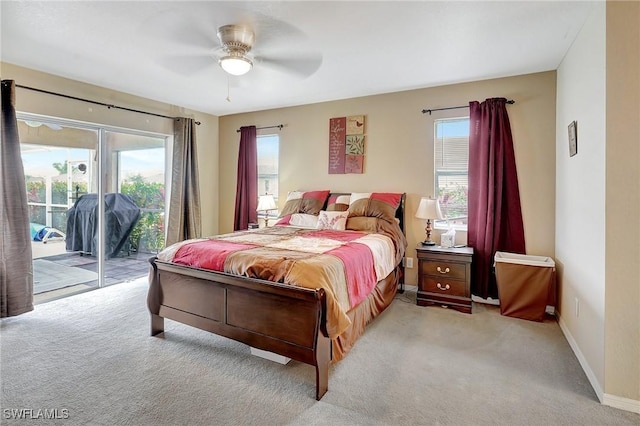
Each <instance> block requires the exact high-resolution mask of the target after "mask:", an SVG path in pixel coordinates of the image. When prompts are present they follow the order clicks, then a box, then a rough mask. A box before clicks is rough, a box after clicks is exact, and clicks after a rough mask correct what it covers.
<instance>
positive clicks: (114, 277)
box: [32, 242, 153, 303]
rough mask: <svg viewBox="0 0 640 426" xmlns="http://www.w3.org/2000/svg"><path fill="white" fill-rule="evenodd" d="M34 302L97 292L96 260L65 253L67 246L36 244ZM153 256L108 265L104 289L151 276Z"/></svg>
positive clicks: (134, 256) (125, 258)
mask: <svg viewBox="0 0 640 426" xmlns="http://www.w3.org/2000/svg"><path fill="white" fill-rule="evenodd" d="M34 245H35V247H33V246H32V247H33V255H34V256H33V257H34V259H33V293H34V302H35V303H42V302H46V301H50V300H55V299H59V298H61V297H66V296H69V295H71V294H76V293H78V292H84V291H88V290H92V289H95V288H98V259H97V257H94V256H90V255H86V254H82V253H79V252H66V251H65V246H64V242H62V243H60V242H49V243H47V244H42V243H34ZM152 256H153V254H151V253H139V254H138V253H131V254H130V255H126V254H124V255H123V256H119V257H113V258H110V259H107V260H106V261H105V268H104V275H105V280H104V285H105V286H108V285H113V284H118V283H122V282H127V281H132V280H134V279H136V278H140V277H143V276H146V275H147V274H148V273H149V258H150V257H152Z"/></svg>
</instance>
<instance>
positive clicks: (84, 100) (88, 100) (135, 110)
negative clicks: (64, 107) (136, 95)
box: [16, 84, 200, 126]
mask: <svg viewBox="0 0 640 426" xmlns="http://www.w3.org/2000/svg"><path fill="white" fill-rule="evenodd" d="M16 87H19V88H21V89H27V90H33V91H34V92H40V93H46V94H47V95H53V96H60V97H61V98H67V99H73V100H76V101H80V102H87V103H90V104H95V105H102V106H106V107H107V108H114V109H121V110H124V111H130V112H137V113H139V114H147V115H153V116H155V117H161V118H168V119H170V120H177V119H178V118H179V117H169V116H168V115H162V114H156V113H154V112H147V111H140V110H138V109H133V108H126V107H121V106H118V105H113V104H107V103H104V102H98V101H92V100H91V99H84V98H78V97H76V96H71V95H65V94H63V93H56V92H50V91H48V90H43V89H36V88H35V87H29V86H23V85H21V84H16ZM195 123H196V124H197V125H198V126H199V125H200V122H199V121H196V122H195Z"/></svg>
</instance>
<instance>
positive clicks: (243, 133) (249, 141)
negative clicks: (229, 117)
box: [233, 126, 258, 231]
mask: <svg viewBox="0 0 640 426" xmlns="http://www.w3.org/2000/svg"><path fill="white" fill-rule="evenodd" d="M257 207H258V147H257V144H256V126H247V127H241V128H240V152H239V153H238V181H237V187H236V212H235V216H234V220H233V230H234V231H238V230H241V229H247V228H248V227H249V223H255V222H257V221H258V212H257V211H256V208H257Z"/></svg>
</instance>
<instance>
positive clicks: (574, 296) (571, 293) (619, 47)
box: [556, 1, 640, 413]
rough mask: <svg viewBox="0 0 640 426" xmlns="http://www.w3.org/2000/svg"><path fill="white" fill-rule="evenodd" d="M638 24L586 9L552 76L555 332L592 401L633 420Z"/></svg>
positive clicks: (638, 257) (637, 9)
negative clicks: (574, 128)
mask: <svg viewBox="0 0 640 426" xmlns="http://www.w3.org/2000/svg"><path fill="white" fill-rule="evenodd" d="M639 22H640V3H638V2H618V1H607V2H606V3H604V2H597V3H594V8H593V10H592V14H591V16H590V17H589V19H588V20H587V22H586V23H585V25H584V27H583V28H582V30H581V32H580V34H579V35H578V38H577V39H576V40H575V42H574V43H573V45H572V46H571V49H570V50H569V52H568V53H567V55H566V56H565V58H564V60H563V62H562V64H561V65H560V67H559V68H558V84H557V90H558V101H557V141H556V144H557V146H556V151H557V155H556V157H557V169H556V260H557V262H556V263H557V265H558V271H559V274H558V278H559V287H560V293H561V298H560V309H559V311H560V326H561V327H562V330H563V332H564V333H565V336H566V337H567V340H568V341H569V344H570V345H571V347H572V348H573V350H574V352H575V353H576V356H577V357H578V359H579V360H580V363H581V364H582V367H583V369H584V370H585V372H586V374H587V376H588V378H589V380H590V381H591V384H592V386H593V388H594V390H595V391H596V394H597V395H598V398H599V399H600V400H601V401H602V402H603V403H604V404H606V405H611V406H614V407H618V408H622V409H625V410H629V411H634V412H639V413H640V285H639V282H640V278H639V277H640V245H639V243H638V242H639V241H640V219H639V218H640V167H639V166H640V144H639V141H640V79H639V77H638V76H639V75H640V30H639V26H638V23H639ZM572 120H577V121H578V154H577V155H576V156H575V157H572V158H569V157H568V154H567V125H568V123H569V122H570V121H572ZM576 300H578V303H579V307H580V308H579V313H578V314H577V313H576V308H575V305H576Z"/></svg>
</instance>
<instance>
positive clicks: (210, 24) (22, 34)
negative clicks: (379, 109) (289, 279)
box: [0, 0, 592, 116]
mask: <svg viewBox="0 0 640 426" xmlns="http://www.w3.org/2000/svg"><path fill="white" fill-rule="evenodd" d="M0 7H1V14H2V16H1V23H2V29H1V31H2V32H1V35H2V50H1V57H0V58H1V59H2V61H3V62H7V63H12V64H15V65H20V66H24V67H27V68H31V69H35V70H40V71H44V72H47V73H50V74H54V75H59V76H62V77H67V78H71V79H74V80H79V81H83V82H86V83H91V84H95V85H98V86H103V87H107V88H110V89H113V90H118V91H122V92H126V93H131V94H134V95H138V96H143V97H146V98H150V99H154V100H158V101H161V102H166V103H169V104H173V105H176V106H180V107H185V108H190V109H193V110H197V111H202V112H207V113H211V114H214V115H219V116H222V115H227V114H233V113H240V112H248V111H257V110H263V109H271V108H277V107H283V106H293V105H301V104H308V103H314V102H322V101H328V100H335V99H344V98H351V97H358V96H366V95H372V94H379V93H388V92H396V91H402V90H409V89H416V88H422V87H430V86H439V85H444V84H450V83H458V82H465V81H474V80H482V79H488V78H496V77H505V76H511V75H518V74H526V73H532V72H539V71H548V70H553V69H556V68H557V67H558V65H559V64H560V62H561V60H562V58H563V56H564V55H565V53H566V52H567V50H568V48H569V46H570V45H571V43H572V42H573V40H574V39H575V37H576V35H577V34H578V32H579V31H580V29H581V27H582V25H583V23H584V22H585V20H586V18H587V16H588V14H589V11H590V10H591V7H592V3H591V2H583V1H566V2H559V1H502V2H499V1H458V2H451V1H412V2H405V1H374V2H362V1H338V2H320V1H297V2H283V1H254V2H251V1H246V2H245V1H239V2H218V1H207V2H188V1H115V2H106V1H65V2H58V1H44V2H36V1H6V0H2V1H1V6H0ZM236 23H245V24H249V25H250V26H251V27H252V28H253V30H254V32H255V34H256V41H255V44H254V48H253V50H252V52H251V53H252V54H253V55H254V56H255V60H254V63H255V65H254V68H253V70H251V71H250V72H249V73H248V74H246V75H244V76H240V77H229V78H228V77H227V75H226V74H225V73H224V71H222V69H221V68H220V67H219V66H218V64H217V60H216V57H215V55H216V54H218V53H219V44H218V39H217V37H216V30H217V28H218V27H220V26H222V25H226V24H236ZM17 80H18V79H16V83H17V84H20V81H17ZM228 90H229V94H230V97H231V102H228V101H227V100H226V98H227V94H228Z"/></svg>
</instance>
